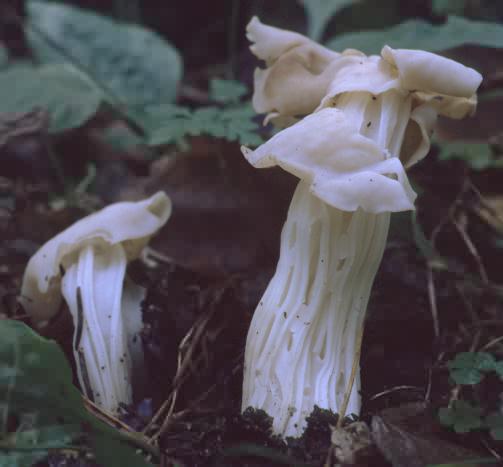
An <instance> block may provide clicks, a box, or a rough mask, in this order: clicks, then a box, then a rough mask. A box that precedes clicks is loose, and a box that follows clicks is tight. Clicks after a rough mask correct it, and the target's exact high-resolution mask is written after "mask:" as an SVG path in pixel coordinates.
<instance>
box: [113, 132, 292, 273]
mask: <svg viewBox="0 0 503 467" xmlns="http://www.w3.org/2000/svg"><path fill="white" fill-rule="evenodd" d="M295 182H296V180H295V179H294V177H292V176H289V175H288V174H285V173H283V172H282V171H280V170H278V171H276V170H257V169H254V168H253V167H251V166H250V165H249V164H248V163H247V162H246V161H245V159H244V157H243V156H242V154H241V152H240V150H239V147H238V146H237V145H236V144H230V143H226V142H223V141H219V140H214V139H210V138H197V139H193V140H192V147H191V150H190V151H189V152H187V153H180V154H176V155H174V156H166V157H165V158H163V159H161V160H159V161H156V162H155V163H154V164H152V167H151V174H150V176H149V177H145V178H143V179H140V180H137V181H135V182H134V184H130V185H129V186H128V187H126V189H125V190H124V191H123V192H122V194H121V196H120V198H121V199H140V198H143V197H145V196H148V194H149V193H154V192H155V191H157V190H164V191H166V193H168V195H169V196H170V197H171V200H172V202H173V215H172V217H171V219H170V221H169V222H168V224H167V226H166V227H165V228H164V229H163V230H162V231H161V233H160V234H159V235H157V237H156V238H155V239H154V241H153V242H152V247H153V248H154V249H157V250H159V251H160V252H161V253H163V254H164V255H167V256H169V257H171V258H173V259H174V261H175V262H176V263H177V264H181V265H183V266H185V267H187V268H189V269H192V270H195V271H198V272H201V273H206V274H211V275H215V274H217V275H220V274H222V275H227V274H230V273H235V272H243V271H246V270H250V269H253V268H255V267H259V266H263V265H268V266H269V267H272V266H273V265H274V263H275V261H276V258H277V251H278V249H279V237H280V232H281V227H282V225H283V222H284V220H285V217H286V211H287V208H288V205H289V203H290V199H291V194H292V192H293V188H294V185H295Z"/></svg>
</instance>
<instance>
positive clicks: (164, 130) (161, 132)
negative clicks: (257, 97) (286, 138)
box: [144, 104, 262, 146]
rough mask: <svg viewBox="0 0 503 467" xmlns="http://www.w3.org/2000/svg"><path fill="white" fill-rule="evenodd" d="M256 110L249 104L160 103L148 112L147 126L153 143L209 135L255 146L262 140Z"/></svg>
mask: <svg viewBox="0 0 503 467" xmlns="http://www.w3.org/2000/svg"><path fill="white" fill-rule="evenodd" d="M255 115H256V114H255V112H254V111H253V108H252V107H251V106H250V105H249V104H237V105H234V106H230V107H225V108H219V107H214V106H208V107H201V108H199V109H196V110H194V111H191V110H190V109H188V108H185V107H179V106H173V105H170V106H160V107H157V108H151V109H149V110H148V111H147V112H146V118H145V119H144V128H145V131H146V133H147V139H148V143H149V144H150V145H151V146H159V145H165V144H179V145H180V144H182V145H183V144H184V141H185V137H186V136H188V135H190V136H198V135H203V134H204V135H209V136H213V137H215V138H224V139H226V140H228V141H238V142H239V143H241V144H246V145H252V146H256V145H259V144H260V143H262V138H261V137H260V136H259V135H258V133H257V132H258V125H257V123H256V122H255V121H253V118H254V117H255Z"/></svg>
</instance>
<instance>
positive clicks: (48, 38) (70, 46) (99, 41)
mask: <svg viewBox="0 0 503 467" xmlns="http://www.w3.org/2000/svg"><path fill="white" fill-rule="evenodd" d="M28 17H29V23H28V24H29V26H30V27H28V31H27V36H28V40H29V43H30V46H31V47H32V49H33V50H34V52H35V55H36V56H37V58H38V59H39V60H41V61H42V62H51V63H52V62H68V61H70V62H72V61H73V62H75V63H76V64H79V65H80V66H82V67H83V68H84V69H85V71H86V73H89V75H90V76H92V77H93V78H94V79H95V80H96V81H97V82H99V83H100V84H102V85H103V87H105V88H107V89H108V90H109V91H110V93H111V95H113V96H114V97H116V98H117V99H118V101H119V102H120V103H127V104H129V105H135V106H138V107H144V106H146V105H149V104H154V103H155V104H157V103H159V102H171V101H173V100H174V99H175V97H176V92H177V85H178V83H179V81H180V78H181V76H182V61H181V58H180V56H179V54H178V52H177V50H176V49H175V48H174V47H172V46H171V45H170V44H169V43H168V42H166V41H165V40H164V39H163V38H162V37H160V36H159V35H158V34H156V33H154V32H152V31H148V30H146V29H144V28H142V27H140V26H136V25H131V24H125V23H119V22H117V21H114V20H111V19H109V18H106V17H103V16H100V15H97V14H95V13H91V12H89V11H85V10H82V9H79V8H76V7H73V6H68V5H62V4H57V3H48V2H43V1H37V0H31V1H30V2H28Z"/></svg>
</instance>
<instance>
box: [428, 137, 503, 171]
mask: <svg viewBox="0 0 503 467" xmlns="http://www.w3.org/2000/svg"><path fill="white" fill-rule="evenodd" d="M436 142H437V144H438V145H439V149H440V150H439V154H438V157H439V159H440V160H449V159H460V160H462V161H464V162H465V163H466V164H467V165H468V166H469V167H470V168H472V169H474V170H485V169H489V168H492V167H499V166H501V161H500V160H499V159H496V158H495V157H494V155H493V151H492V149H491V147H490V146H489V144H487V143H467V142H456V143H447V142H439V141H436Z"/></svg>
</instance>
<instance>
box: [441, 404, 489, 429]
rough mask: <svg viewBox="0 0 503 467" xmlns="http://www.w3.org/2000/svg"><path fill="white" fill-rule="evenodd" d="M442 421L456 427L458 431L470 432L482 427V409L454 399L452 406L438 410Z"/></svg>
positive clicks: (446, 424)
mask: <svg viewBox="0 0 503 467" xmlns="http://www.w3.org/2000/svg"><path fill="white" fill-rule="evenodd" d="M438 416H439V419H440V423H442V425H445V426H449V427H452V428H454V431H456V433H468V432H469V431H471V430H476V429H478V428H481V427H482V409H481V408H480V407H474V406H472V405H471V404H470V403H469V402H466V401H463V400H457V401H454V402H453V404H452V407H449V408H445V407H444V408H441V409H440V410H439V412H438Z"/></svg>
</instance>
